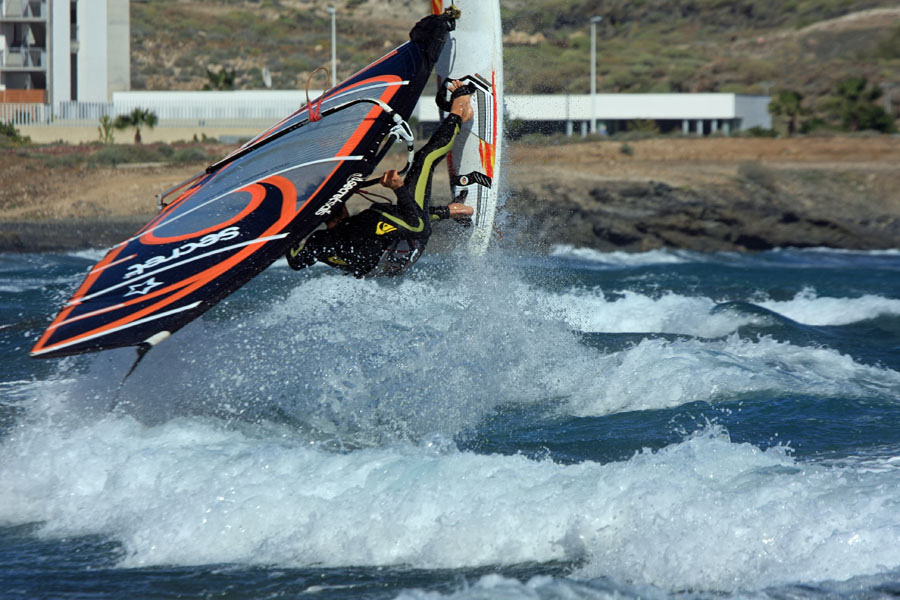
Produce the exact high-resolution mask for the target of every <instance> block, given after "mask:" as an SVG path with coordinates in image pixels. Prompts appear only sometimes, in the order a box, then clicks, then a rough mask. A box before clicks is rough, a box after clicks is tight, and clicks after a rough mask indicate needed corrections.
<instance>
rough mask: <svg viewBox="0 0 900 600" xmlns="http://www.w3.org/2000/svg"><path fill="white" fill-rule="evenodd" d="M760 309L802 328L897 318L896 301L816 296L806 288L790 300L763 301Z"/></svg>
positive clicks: (898, 301) (899, 309) (898, 305)
mask: <svg viewBox="0 0 900 600" xmlns="http://www.w3.org/2000/svg"><path fill="white" fill-rule="evenodd" d="M758 304H759V305H760V306H763V307H765V308H768V309H769V310H772V311H775V312H777V313H780V314H782V315H784V316H786V317H788V318H789V319H793V320H794V321H798V322H800V323H804V324H806V325H847V324H849V323H856V322H859V321H865V320H868V319H874V318H876V317H880V316H900V299H897V298H885V297H883V296H876V295H872V294H865V295H863V296H860V297H858V298H832V297H822V296H819V295H818V294H817V293H816V291H815V290H813V289H811V288H807V289H805V290H803V291H801V292H800V293H798V294H797V295H796V296H794V298H793V299H791V300H782V301H776V300H763V301H761V302H759V303H758Z"/></svg>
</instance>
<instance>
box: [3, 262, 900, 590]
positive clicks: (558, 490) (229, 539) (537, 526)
mask: <svg viewBox="0 0 900 600" xmlns="http://www.w3.org/2000/svg"><path fill="white" fill-rule="evenodd" d="M101 255H102V254H101V253H100V252H95V251H85V252H76V253H69V254H45V255H27V254H26V255H21V254H4V255H0V358H2V364H3V370H2V375H0V597H4V598H20V597H21V598H35V597H41V598H51V597H90V598H119V597H126V596H127V597H132V598H169V597H171V598H177V597H213V598H215V597H222V598H269V597H273V598H274V597H299V596H306V595H313V596H316V597H327V598H404V599H417V598H429V599H433V598H461V599H467V598H572V597H578V598H607V597H651V598H673V597H677V598H748V597H749V598H769V597H777V598H785V597H791V598H826V597H827V598H831V597H845V596H847V597H850V596H852V597H872V598H875V597H885V596H896V595H897V594H900V544H898V543H897V540H900V517H898V515H900V428H898V427H897V423H898V421H900V251H886V252H847V251H835V250H825V249H813V250H790V249H785V250H778V251H773V252H766V253H761V254H752V255H745V254H726V253H722V254H699V253H691V252H681V251H654V252H648V253H643V254H624V253H598V252H594V251H590V250H584V249H577V248H568V247H558V248H555V249H554V250H553V251H552V252H551V254H550V255H549V256H537V255H522V254H519V253H514V252H512V251H504V250H503V249H498V250H496V251H494V252H492V253H491V254H490V255H489V257H488V259H485V260H477V259H476V260H472V259H469V258H466V257H464V256H462V255H457V254H452V253H450V254H433V255H428V256H426V257H425V258H424V259H423V260H422V261H420V263H419V264H418V265H417V266H416V268H415V269H414V270H413V271H412V272H411V273H410V274H409V275H408V276H407V277H406V278H404V279H402V280H388V281H356V280H353V279H351V278H347V277H343V276H340V275H338V274H335V273H334V272H332V271H329V270H328V269H325V268H318V267H316V268H312V269H309V270H307V271H305V272H300V273H295V272H293V271H290V270H289V269H287V268H285V267H284V266H283V265H280V264H277V265H274V266H273V267H272V268H270V269H269V270H267V271H266V272H265V273H263V274H262V275H261V276H259V277H258V278H256V279H255V280H253V281H252V282H251V283H250V284H248V285H247V286H245V287H244V288H242V289H241V290H239V291H238V292H237V293H235V294H234V295H232V296H231V297H229V298H227V299H226V300H225V301H223V302H222V303H221V304H220V305H218V306H217V307H215V308H214V309H212V310H211V311H209V312H208V313H206V314H205V315H204V317H203V318H202V319H200V320H198V321H196V322H194V323H192V324H190V325H188V326H186V327H185V328H184V329H182V330H181V331H179V332H177V333H176V334H175V335H174V336H173V337H172V338H171V339H169V340H167V341H166V342H165V343H163V344H161V345H160V346H158V347H157V348H155V349H154V350H153V351H152V352H150V353H149V354H148V355H147V357H146V358H145V359H144V361H143V362H142V363H141V364H140V365H139V367H138V368H137V369H136V370H135V372H134V373H133V374H132V375H131V376H130V377H129V378H128V379H127V380H126V381H125V382H124V383H123V381H122V380H123V376H124V375H125V373H126V372H127V370H128V368H129V367H130V366H131V364H132V362H133V360H134V358H135V353H134V350H132V349H119V350H114V351H107V352H101V353H97V354H92V355H84V356H77V357H69V358H65V359H55V360H47V359H44V360H36V359H32V358H30V357H28V350H29V349H30V347H31V346H32V345H33V344H34V342H35V341H36V339H37V337H38V336H39V335H40V334H41V332H42V331H43V328H44V327H46V325H47V324H48V323H49V320H50V319H51V318H52V316H53V314H54V313H55V311H57V310H58V309H59V308H60V306H61V305H62V303H63V302H64V301H65V300H66V298H68V296H69V295H70V294H71V293H72V291H73V290H74V288H75V286H77V284H78V283H79V281H80V280H81V278H82V277H83V275H84V273H85V271H86V270H87V269H88V268H89V267H90V266H91V265H92V264H93V262H95V261H96V260H98V259H99V258H100V256H101Z"/></svg>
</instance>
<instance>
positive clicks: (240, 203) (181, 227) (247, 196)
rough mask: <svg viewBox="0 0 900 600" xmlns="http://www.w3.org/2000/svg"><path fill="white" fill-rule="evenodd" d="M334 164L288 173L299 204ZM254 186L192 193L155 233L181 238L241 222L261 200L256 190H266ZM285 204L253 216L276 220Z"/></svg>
mask: <svg viewBox="0 0 900 600" xmlns="http://www.w3.org/2000/svg"><path fill="white" fill-rule="evenodd" d="M334 166H335V165H334V163H331V162H328V163H315V164H311V165H308V166H306V167H300V168H297V169H294V170H293V171H291V172H289V173H285V174H284V176H286V177H287V178H288V179H290V180H291V182H292V183H294V185H295V186H296V187H297V192H298V199H297V206H298V208H299V206H300V205H302V204H303V202H304V201H305V200H306V197H308V196H309V195H310V194H312V193H313V192H314V191H315V190H316V189H318V187H319V186H320V185H321V184H322V182H323V181H324V180H325V179H326V178H327V177H328V175H330V174H331V172H332V171H333V170H334ZM254 187H256V186H253V185H252V182H251V185H248V186H244V187H242V188H239V189H237V190H235V191H232V192H226V193H225V194H221V195H219V196H212V197H210V196H209V195H208V194H203V196H202V197H201V196H200V195H197V196H194V197H191V198H189V199H188V200H186V201H185V202H183V203H181V204H180V205H178V206H177V207H175V208H173V209H172V212H171V213H169V214H168V215H167V216H166V218H165V219H164V220H163V221H162V222H161V223H160V224H159V225H157V226H156V227H155V228H154V236H155V237H157V238H163V239H168V238H180V237H183V236H187V235H190V234H195V233H199V232H208V231H216V230H218V229H221V228H223V227H225V226H226V225H230V224H233V223H237V222H239V221H241V220H242V219H243V218H244V217H248V216H249V215H248V214H245V213H247V212H248V209H249V208H250V207H251V206H250V205H251V203H254V202H259V197H258V196H257V200H256V201H255V200H254V192H255V193H257V194H258V195H259V194H263V193H264V190H263V189H261V188H259V189H252V188H254ZM204 191H205V190H204ZM288 200H289V201H292V200H293V199H292V198H291V199H288ZM281 206H282V204H281V203H280V202H277V203H272V204H270V205H267V207H268V209H269V214H267V215H263V214H260V213H259V212H258V211H256V210H254V213H253V217H252V218H254V219H259V218H261V217H262V218H263V219H266V217H268V218H269V220H271V221H272V222H274V221H275V220H277V219H278V217H279V215H280V214H281Z"/></svg>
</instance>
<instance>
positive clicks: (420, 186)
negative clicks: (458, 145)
mask: <svg viewBox="0 0 900 600" xmlns="http://www.w3.org/2000/svg"><path fill="white" fill-rule="evenodd" d="M461 124H462V121H461V120H460V118H459V117H458V116H457V115H452V114H451V115H447V117H446V118H445V119H444V120H443V121H442V122H441V124H440V126H439V127H438V128H437V130H436V131H435V132H434V133H433V134H432V135H431V138H430V139H429V140H428V143H427V144H425V145H424V146H423V147H422V148H421V149H420V150H419V151H418V152H416V155H415V157H413V162H412V165H411V166H410V167H409V172H407V174H406V178H405V179H404V185H405V186H406V189H408V190H409V192H410V194H411V195H412V199H413V201H414V202H415V204H416V207H417V208H418V209H419V210H421V211H423V212H424V213H425V214H426V215H427V214H428V208H429V206H430V204H431V178H432V175H434V168H435V167H436V166H437V165H438V164H439V163H440V162H441V160H443V158H444V157H445V156H447V154H448V153H449V152H450V150H451V149H452V148H453V141H454V140H455V139H456V134H457V133H459V128H460V125H461Z"/></svg>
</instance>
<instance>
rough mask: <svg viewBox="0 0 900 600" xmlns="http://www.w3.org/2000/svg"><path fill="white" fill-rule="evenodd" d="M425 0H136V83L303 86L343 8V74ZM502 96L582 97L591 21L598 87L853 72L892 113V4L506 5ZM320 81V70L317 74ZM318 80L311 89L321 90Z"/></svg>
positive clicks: (899, 53) (748, 81) (749, 81)
mask: <svg viewBox="0 0 900 600" xmlns="http://www.w3.org/2000/svg"><path fill="white" fill-rule="evenodd" d="M429 4H430V3H429V2H428V1H427V0H179V1H178V2H172V1H171V0H143V1H139V0H133V1H132V10H131V17H132V35H133V44H132V80H133V81H132V86H133V88H134V89H193V90H197V89H201V88H202V87H203V85H204V84H205V83H207V82H208V76H207V69H208V68H209V69H210V70H212V71H213V72H217V71H219V70H220V69H222V68H225V69H228V70H229V71H230V70H232V69H233V70H234V71H235V87H236V88H237V89H251V88H262V87H263V77H262V70H263V69H264V68H266V69H268V70H269V71H270V73H271V75H272V84H273V87H274V88H277V89H297V88H303V87H305V85H306V81H307V78H308V76H309V73H311V72H312V71H313V70H314V69H315V68H316V67H318V66H320V65H326V66H328V65H329V63H330V17H329V15H328V13H327V12H326V7H327V6H329V5H334V6H336V7H337V9H338V15H337V30H338V43H337V47H338V61H339V62H338V76H339V77H345V76H347V75H350V74H351V73H354V72H356V71H357V70H359V69H360V68H362V67H363V66H365V65H366V64H368V62H370V61H371V60H373V59H375V58H377V57H378V56H379V55H380V54H381V53H382V52H383V51H385V50H387V49H389V48H392V47H394V46H396V45H399V44H400V43H402V42H404V41H405V40H406V36H407V32H408V31H409V29H410V27H411V26H412V25H413V24H414V23H415V21H416V20H417V19H418V18H419V17H421V16H422V15H424V14H426V13H427V12H428V10H429ZM501 6H502V7H503V16H504V29H505V31H504V33H505V43H506V48H505V62H506V77H507V81H506V84H507V90H508V91H509V92H510V93H535V92H553V93H565V92H569V93H576V94H577V93H586V92H587V91H588V90H589V89H590V82H589V67H588V65H589V52H590V50H589V49H590V39H589V35H588V24H587V19H588V17H589V16H591V15H595V14H599V15H603V16H604V20H603V22H602V23H601V24H600V26H599V27H598V38H599V40H598V90H599V91H601V92H738V93H751V94H753V93H766V92H774V91H777V90H779V89H794V90H797V91H799V92H801V93H802V94H803V95H804V96H805V103H806V104H807V105H809V106H816V105H817V104H818V103H822V102H828V99H829V94H830V93H831V92H832V91H833V88H834V85H835V83H836V82H837V81H838V80H840V79H842V78H844V77H846V76H848V75H851V74H854V75H864V76H865V77H867V78H868V79H869V81H870V82H871V83H872V84H873V85H875V86H878V85H882V84H883V85H885V86H887V85H890V84H894V85H895V87H894V88H893V90H891V88H888V87H886V88H885V89H887V90H888V92H889V93H891V94H892V96H893V100H894V101H893V103H892V104H893V112H894V115H895V116H896V115H897V114H898V112H900V5H898V4H897V3H896V2H883V1H882V2H879V1H872V0H868V1H866V0H821V1H809V0H788V1H776V0H762V1H741V0H728V1H724V0H692V1H683V0H682V1H675V0H655V1H653V2H646V1H645V2H633V1H625V0H614V1H604V2H599V3H598V2H597V0H502V1H501ZM319 77H321V76H319ZM320 85H321V82H319V84H318V85H317V84H316V82H314V83H313V87H318V86H320Z"/></svg>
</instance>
